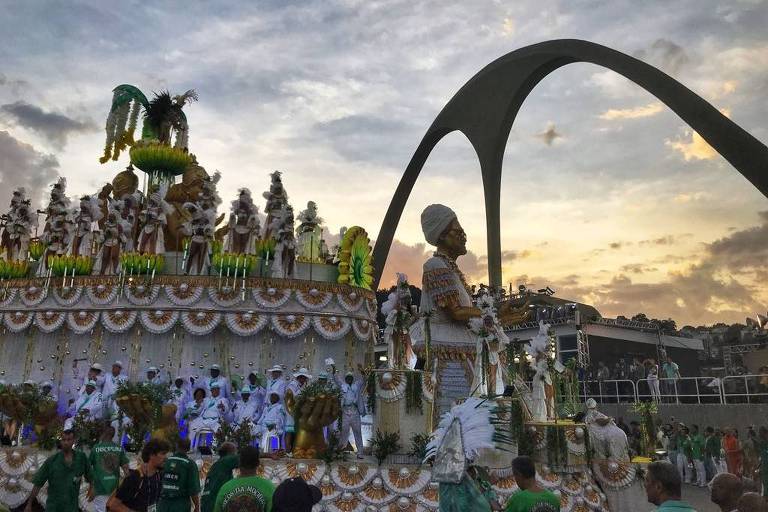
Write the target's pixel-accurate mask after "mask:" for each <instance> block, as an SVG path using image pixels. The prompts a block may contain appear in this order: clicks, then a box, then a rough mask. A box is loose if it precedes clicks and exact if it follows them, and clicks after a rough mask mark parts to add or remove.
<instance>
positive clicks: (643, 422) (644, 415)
mask: <svg viewBox="0 0 768 512" xmlns="http://www.w3.org/2000/svg"><path fill="white" fill-rule="evenodd" d="M632 411H634V412H635V413H637V415H638V416H640V443H641V446H642V451H643V452H644V453H646V454H648V455H653V452H654V448H655V447H656V446H655V443H654V441H653V435H654V434H653V433H654V432H656V422H655V421H654V418H655V417H656V415H657V414H658V413H659V407H658V405H657V404H656V402H654V401H653V400H651V401H649V402H635V403H634V404H633V405H632Z"/></svg>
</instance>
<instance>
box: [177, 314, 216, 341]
mask: <svg viewBox="0 0 768 512" xmlns="http://www.w3.org/2000/svg"><path fill="white" fill-rule="evenodd" d="M220 321H221V313H216V312H215V311H185V312H184V313H182V314H181V323H182V324H183V325H184V327H185V328H186V329H187V331H189V332H190V333H191V334H194V335H196V336H203V335H205V334H209V333H211V332H213V330H214V329H216V327H217V326H218V325H219V322H220Z"/></svg>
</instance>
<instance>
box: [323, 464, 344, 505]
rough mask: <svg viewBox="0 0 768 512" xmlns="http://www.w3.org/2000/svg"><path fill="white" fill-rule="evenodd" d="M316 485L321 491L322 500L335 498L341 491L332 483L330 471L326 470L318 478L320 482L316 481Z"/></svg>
mask: <svg viewBox="0 0 768 512" xmlns="http://www.w3.org/2000/svg"><path fill="white" fill-rule="evenodd" d="M317 486H318V487H319V488H320V491H321V492H322V493H323V501H326V502H327V501H330V500H333V499H335V498H336V497H337V496H338V495H339V494H341V491H340V490H339V488H338V487H336V486H335V485H333V480H332V479H331V475H330V471H326V473H325V474H324V475H323V476H322V477H321V478H320V482H318V484H317Z"/></svg>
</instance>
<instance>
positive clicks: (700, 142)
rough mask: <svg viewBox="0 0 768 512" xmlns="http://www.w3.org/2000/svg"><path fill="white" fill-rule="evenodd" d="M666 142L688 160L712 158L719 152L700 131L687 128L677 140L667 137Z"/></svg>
mask: <svg viewBox="0 0 768 512" xmlns="http://www.w3.org/2000/svg"><path fill="white" fill-rule="evenodd" d="M665 144H666V145H667V146H669V147H670V148H672V149H674V150H676V151H679V152H680V153H681V154H682V155H683V158H684V159H685V161H686V162H690V161H692V160H711V159H713V158H715V157H716V156H718V152H717V151H715V149H714V148H713V147H712V146H710V145H709V144H708V143H707V141H705V140H704V138H703V137H702V136H701V135H699V133H698V132H696V131H694V130H691V129H686V130H685V135H684V136H683V137H681V138H679V139H677V140H669V139H667V140H666V141H665Z"/></svg>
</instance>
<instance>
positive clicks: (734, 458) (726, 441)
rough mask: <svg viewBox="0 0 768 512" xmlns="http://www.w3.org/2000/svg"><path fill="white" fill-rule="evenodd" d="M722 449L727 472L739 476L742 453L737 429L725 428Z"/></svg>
mask: <svg viewBox="0 0 768 512" xmlns="http://www.w3.org/2000/svg"><path fill="white" fill-rule="evenodd" d="M723 449H724V450H725V463H726V464H727V465H728V472H729V473H732V474H734V475H736V476H738V477H741V465H742V462H743V455H742V453H741V443H740V442H739V431H738V430H736V429H735V428H727V429H726V430H725V437H724V438H723Z"/></svg>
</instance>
